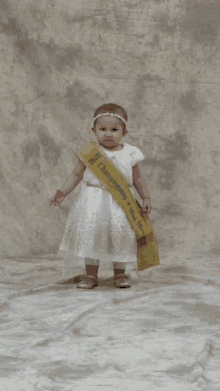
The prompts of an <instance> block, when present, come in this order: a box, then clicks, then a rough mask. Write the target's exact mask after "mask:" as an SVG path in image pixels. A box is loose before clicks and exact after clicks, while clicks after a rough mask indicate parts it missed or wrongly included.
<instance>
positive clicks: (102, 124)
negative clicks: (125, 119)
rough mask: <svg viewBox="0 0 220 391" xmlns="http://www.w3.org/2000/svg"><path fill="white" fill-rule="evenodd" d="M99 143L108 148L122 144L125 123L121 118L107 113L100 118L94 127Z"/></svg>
mask: <svg viewBox="0 0 220 391" xmlns="http://www.w3.org/2000/svg"><path fill="white" fill-rule="evenodd" d="M92 130H93V132H94V133H95V135H96V137H97V140H98V142H99V144H101V145H103V146H104V147H105V148H107V149H111V148H115V147H117V145H119V144H120V141H121V138H122V137H124V135H123V125H122V122H121V120H120V119H119V118H115V117H111V116H110V115H109V116H108V115H106V116H103V117H100V118H98V120H97V122H96V126H95V127H93V128H92Z"/></svg>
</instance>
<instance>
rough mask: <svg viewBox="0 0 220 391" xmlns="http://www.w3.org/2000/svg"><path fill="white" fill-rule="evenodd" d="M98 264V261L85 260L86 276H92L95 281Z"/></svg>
mask: <svg viewBox="0 0 220 391" xmlns="http://www.w3.org/2000/svg"><path fill="white" fill-rule="evenodd" d="M99 262H100V261H99V259H93V258H85V265H86V274H87V276H93V277H95V278H96V279H97V275H98V270H99Z"/></svg>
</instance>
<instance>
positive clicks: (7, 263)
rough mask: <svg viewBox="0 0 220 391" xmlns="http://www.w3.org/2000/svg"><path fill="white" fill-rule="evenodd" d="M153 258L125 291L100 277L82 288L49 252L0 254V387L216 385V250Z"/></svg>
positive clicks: (219, 294)
mask: <svg viewBox="0 0 220 391" xmlns="http://www.w3.org/2000/svg"><path fill="white" fill-rule="evenodd" d="M160 261H161V265H159V266H157V267H155V268H152V269H149V270H148V271H146V273H145V277H143V278H142V280H141V281H139V282H138V278H137V275H136V273H131V277H132V287H131V288H129V289H123V290H122V289H117V288H114V287H112V286H111V277H112V275H111V274H109V275H100V276H99V278H100V286H99V287H97V288H95V289H94V290H82V289H77V285H76V284H61V282H64V281H63V280H62V264H61V261H60V260H59V259H56V258H55V256H54V255H53V254H48V255H47V256H45V257H42V258H31V259H30V258H29V259H27V258H16V259H2V260H1V301H2V304H1V313H0V321H1V329H0V336H1V344H0V367H1V372H0V373H1V379H0V385H1V390H2V391H6V390H9V391H14V390H17V391H38V390H39V391H40V390H43V391H46V390H48V391H49V390H51V391H52V390H53V391H58V390H59V391H62V390H63V391H64V390H65V391H72V390H75V391H82V390H86V391H92V390H96V391H97V390H106V391H109V390H114V391H115V390H120V391H121V390H126V391H136V390H154V391H159V390H163V391H170V390H175V391H178V390H179V391H191V390H199V391H201V390H205V391H209V390H216V391H219V389H220V305H219V303H220V263H219V256H216V257H213V258H210V259H209V258H201V257H200V258H196V257H195V256H194V257H191V256H190V255H189V254H188V255H185V256H183V255H182V256H180V255H178V254H161V253H160ZM81 272H82V270H77V269H75V270H74V269H73V270H72V271H71V273H72V274H71V276H76V275H78V274H80V273H81ZM71 276H70V277H71Z"/></svg>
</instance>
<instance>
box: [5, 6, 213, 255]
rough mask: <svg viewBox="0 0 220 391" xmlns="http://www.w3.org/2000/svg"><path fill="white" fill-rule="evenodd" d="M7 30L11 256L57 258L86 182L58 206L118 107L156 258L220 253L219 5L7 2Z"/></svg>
mask: <svg viewBox="0 0 220 391" xmlns="http://www.w3.org/2000/svg"><path fill="white" fill-rule="evenodd" d="M0 28H1V34H0V45H1V49H0V50H1V55H0V58H1V61H0V65H1V68H0V69H1V72H0V88H1V94H0V97H1V99H0V110H1V111H0V113H1V130H0V137H1V139H0V149H1V150H0V159H1V161H0V163H1V166H0V181H1V204H0V224H1V227H0V230H1V236H0V250H1V252H2V254H3V255H4V256H16V255H22V256H26V255H27V256H28V255H31V254H32V255H34V254H41V253H56V252H57V251H58V247H59V244H60V242H61V239H62V235H63V232H64V228H65V223H66V219H67V216H68V212H69V210H70V207H71V204H72V202H73V201H74V199H76V197H77V195H78V193H79V191H80V185H79V186H78V188H76V189H75V190H74V192H72V193H71V194H70V195H69V196H68V198H67V199H66V200H65V201H64V203H63V204H62V207H61V208H55V207H54V206H50V205H49V203H50V200H51V198H52V197H53V195H54V193H55V191H56V189H59V188H60V187H61V186H62V185H63V183H64V181H65V179H66V177H67V176H68V174H69V173H70V172H71V171H73V169H74V167H75V165H76V163H77V158H76V155H75V153H76V151H77V150H78V149H79V148H81V147H82V146H83V145H84V144H85V143H86V142H88V141H90V140H92V139H94V140H95V138H94V135H93V133H92V131H91V119H92V116H93V113H94V110H95V109H96V108H97V107H98V106H100V105H101V104H103V103H108V102H113V103H117V104H119V105H122V106H123V107H124V108H125V110H127V113H128V135H127V136H126V137H125V138H124V141H125V142H127V143H130V144H132V145H135V146H137V147H138V148H140V149H141V151H142V152H143V154H144V156H145V161H144V162H143V163H141V164H140V169H141V171H142V173H143V175H144V177H145V179H146V181H147V184H148V188H149V191H150V194H151V198H152V207H153V208H152V212H151V214H150V218H151V220H152V223H153V225H154V229H155V233H156V236H157V242H158V247H159V251H165V252H169V251H176V253H177V254H180V255H184V254H185V253H186V252H191V253H201V254H204V253H207V254H214V255H218V254H219V253H220V234H219V194H220V170H219V163H220V126H219V119H220V110H219V109H220V104H219V101H220V99H219V92H220V89H219V83H220V78H219V69H220V56H219V54H220V50H219V46H220V39H219V36H220V1H219V0H215V1H212V0H209V1H203V2H202V1H194V0H170V1H169V0H154V1H146V0H144V1H138V0H124V1H118V0H113V1H109V0H99V1H98V0H82V1H81V0H71V1H70V0H54V1H50V0H38V1H37V2H35V1H33V0H19V1H18V0H1V1H0ZM137 199H138V200H140V199H139V198H138V195H137ZM161 261H162V260H161Z"/></svg>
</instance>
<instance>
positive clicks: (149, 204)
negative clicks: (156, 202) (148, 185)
mask: <svg viewBox="0 0 220 391" xmlns="http://www.w3.org/2000/svg"><path fill="white" fill-rule="evenodd" d="M146 207H147V208H146ZM143 208H144V210H145V208H146V211H143V216H148V215H149V214H150V212H151V208H152V205H151V200H150V199H145V200H143Z"/></svg>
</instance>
